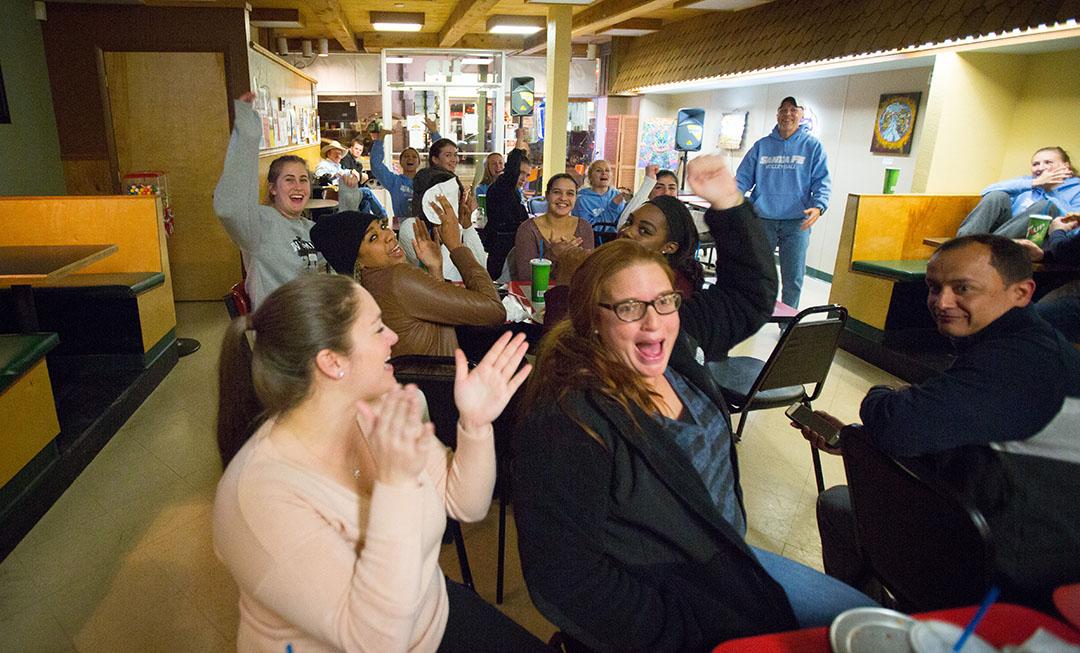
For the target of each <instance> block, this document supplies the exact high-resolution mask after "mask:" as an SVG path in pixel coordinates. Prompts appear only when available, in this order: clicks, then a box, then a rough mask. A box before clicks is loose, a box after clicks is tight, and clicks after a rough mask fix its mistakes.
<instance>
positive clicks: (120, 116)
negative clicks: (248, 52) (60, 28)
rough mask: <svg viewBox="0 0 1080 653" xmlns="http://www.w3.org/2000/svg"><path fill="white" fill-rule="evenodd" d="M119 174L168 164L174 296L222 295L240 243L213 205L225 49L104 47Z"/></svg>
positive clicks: (224, 120)
mask: <svg viewBox="0 0 1080 653" xmlns="http://www.w3.org/2000/svg"><path fill="white" fill-rule="evenodd" d="M104 55H105V68H106V72H107V74H108V78H109V104H110V107H111V110H112V117H113V130H114V133H115V140H116V152H117V159H118V162H119V166H120V171H121V174H124V173H128V172H136V171H146V170H164V171H166V172H168V174H169V177H168V181H169V203H170V204H171V206H172V209H173V215H174V219H175V224H176V231H175V232H174V233H173V235H172V236H170V237H169V240H168V249H169V259H170V261H171V267H172V273H173V274H172V284H173V292H174V294H175V297H176V299H177V300H220V299H221V297H222V295H224V294H225V293H226V292H228V290H229V287H230V286H231V285H232V284H233V283H235V282H236V280H237V279H238V278H239V275H240V272H239V271H240V256H239V251H238V250H237V249H236V247H235V246H233V244H232V243H231V242H230V241H229V237H228V235H227V234H226V233H225V230H224V229H223V228H222V227H221V224H220V222H219V221H218V218H217V216H216V215H215V214H214V209H213V192H214V186H215V185H216V184H217V179H218V176H219V175H220V174H221V169H222V166H223V164H224V160H225V148H226V145H227V143H228V140H229V114H228V102H229V98H228V97H227V94H226V91H225V68H224V55H222V54H221V53H220V52H106V53H104Z"/></svg>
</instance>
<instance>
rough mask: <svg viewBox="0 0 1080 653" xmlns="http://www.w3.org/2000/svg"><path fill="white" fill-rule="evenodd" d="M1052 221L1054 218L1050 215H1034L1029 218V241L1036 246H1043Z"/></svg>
mask: <svg viewBox="0 0 1080 653" xmlns="http://www.w3.org/2000/svg"><path fill="white" fill-rule="evenodd" d="M1051 220H1053V218H1051V217H1050V216H1048V215H1033V216H1031V217H1030V218H1028V228H1027V239H1028V240H1030V241H1031V242H1033V243H1035V244H1036V245H1042V243H1043V239H1044V238H1046V233H1047V232H1048V231H1050V221H1051Z"/></svg>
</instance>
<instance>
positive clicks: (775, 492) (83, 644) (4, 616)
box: [0, 279, 895, 651]
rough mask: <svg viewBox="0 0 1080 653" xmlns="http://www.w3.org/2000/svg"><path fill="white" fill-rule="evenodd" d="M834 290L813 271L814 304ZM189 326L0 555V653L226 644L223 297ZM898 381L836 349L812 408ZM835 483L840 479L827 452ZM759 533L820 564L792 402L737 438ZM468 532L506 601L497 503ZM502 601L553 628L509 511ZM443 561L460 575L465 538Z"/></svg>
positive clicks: (764, 339) (763, 352) (477, 559)
mask: <svg viewBox="0 0 1080 653" xmlns="http://www.w3.org/2000/svg"><path fill="white" fill-rule="evenodd" d="M827 296H828V285H827V284H824V283H821V282H817V281H815V280H813V279H807V284H806V288H805V289H804V299H803V306H810V305H813V304H816V303H824V302H825V301H826V299H827ZM177 317H178V320H179V326H178V329H177V330H178V332H179V333H180V335H184V336H192V337H196V338H198V339H199V340H201V341H202V344H203V347H202V349H201V350H200V351H199V352H197V353H196V354H194V355H192V356H189V357H187V358H184V359H182V360H181V361H180V363H179V364H178V365H177V366H176V368H175V369H174V370H173V371H172V372H171V373H170V374H169V376H168V377H167V378H166V379H165V380H164V382H163V383H162V384H161V386H160V387H159V388H158V389H157V390H156V391H155V392H154V394H153V395H151V396H150V398H149V399H148V400H147V401H146V402H145V403H144V404H143V406H142V407H140V408H139V410H138V411H137V412H136V413H135V415H134V416H133V417H132V418H131V419H130V420H129V421H128V423H127V424H126V425H124V427H123V428H122V429H121V430H120V432H119V433H117V434H116V436H115V437H114V438H113V439H112V440H111V441H110V442H109V444H108V445H107V446H106V447H105V449H104V450H103V451H102V452H101V454H100V455H98V457H97V458H96V459H95V460H94V461H93V463H91V465H90V466H89V467H88V468H87V469H86V471H85V472H83V474H82V475H81V476H80V477H79V478H78V479H77V480H76V482H75V483H74V484H73V485H72V486H71V488H70V489H69V490H68V491H67V492H66V493H65V494H64V495H63V497H61V499H60V500H59V501H58V502H57V503H56V505H55V506H53V508H52V509H51V510H50V511H49V512H48V514H46V515H45V517H44V518H43V519H42V520H41V522H39V523H38V524H37V526H36V527H34V529H33V530H32V531H31V532H30V534H29V535H28V536H27V537H26V538H25V539H24V540H23V541H22V543H20V544H19V546H18V547H16V549H15V550H14V551H13V552H12V553H11V555H10V556H8V558H7V559H6V560H4V561H3V562H2V563H0V651H69V650H78V651H215V650H221V651H225V650H230V649H232V648H233V642H234V639H235V632H236V620H237V607H236V588H235V586H234V585H233V582H232V579H231V578H230V577H229V574H228V572H227V571H226V570H225V569H224V568H223V567H222V566H221V564H220V563H218V561H217V560H216V559H215V557H214V554H213V550H212V547H211V542H210V511H211V505H212V502H213V493H214V486H215V483H216V482H217V477H218V476H219V475H220V466H219V462H218V457H217V452H216V447H215V441H214V420H215V404H216V383H215V382H214V379H216V371H215V369H216V362H217V359H216V357H217V351H218V344H217V343H218V341H219V338H220V334H221V332H222V330H223V328H224V326H225V324H226V321H227V317H226V314H225V310H224V307H223V306H222V305H221V304H220V303H182V304H178V305H177ZM778 336H779V330H778V329H777V328H776V327H775V326H773V325H766V326H765V327H764V328H763V329H762V330H761V332H759V333H758V334H757V335H756V336H755V337H754V338H751V339H750V340H748V341H747V342H745V343H743V344H741V345H739V347H738V348H737V349H736V350H735V352H734V353H737V354H744V355H745V354H750V355H756V356H758V357H761V358H764V357H766V356H767V355H768V352H769V351H770V350H771V349H772V347H773V345H774V344H775V343H776V340H777V337H778ZM885 382H895V379H893V377H891V376H889V375H887V374H885V373H883V372H881V371H880V370H877V369H876V368H874V367H872V366H870V365H867V364H866V363H863V362H862V361H860V360H858V359H855V358H854V357H852V356H850V355H848V354H846V353H845V352H842V351H841V352H839V354H838V355H837V358H836V362H835V364H834V366H833V370H832V372H831V376H830V378H829V381H828V383H827V384H826V386H825V391H824V393H823V395H822V397H821V399H820V400H819V401H818V402H817V403H816V404H815V406H816V407H818V408H823V409H825V410H828V411H830V412H832V413H833V414H835V415H837V416H838V417H840V418H842V419H845V420H855V419H857V417H858V405H859V401H860V400H861V399H862V396H863V394H864V393H865V392H866V389H867V388H869V387H870V386H871V385H874V384H876V383H885ZM823 458H824V461H823V462H824V467H825V478H826V484H827V485H832V484H835V483H840V482H842V481H843V468H842V465H841V463H840V461H839V460H838V459H836V458H833V457H831V456H823ZM739 460H740V463H741V468H742V482H743V489H744V491H745V496H746V507H747V512H748V513H749V534H748V537H747V539H748V541H749V542H750V543H751V544H754V545H757V546H760V547H762V548H765V549H768V550H770V551H774V552H776V553H780V554H782V555H785V556H787V557H789V558H793V559H795V560H798V561H800V562H803V563H805V564H808V565H810V566H813V567H816V568H819V569H820V568H821V550H820V544H819V541H818V537H817V527H816V524H815V519H814V496H815V493H816V489H815V486H814V480H813V472H812V467H811V463H810V453H809V449H808V447H807V445H806V444H805V443H804V442H803V440H802V438H801V437H800V436H799V434H798V433H797V432H796V431H794V430H793V429H791V428H790V427H789V426H788V422H787V420H786V419H785V417H784V415H783V411H782V410H780V409H776V410H771V411H762V412H756V413H753V414H752V416H751V417H750V422H749V423H748V425H747V428H746V432H745V433H744V437H743V443H742V444H741V445H740V457H739ZM495 508H496V505H495V504H493V506H492V511H491V512H490V514H489V515H488V517H487V519H486V520H485V521H483V522H481V523H479V524H471V525H466V526H465V531H464V532H465V538H466V543H467V545H468V548H469V558H470V562H471V563H472V569H473V575H474V577H475V579H476V583H477V588H478V590H479V591H480V593H481V595H482V596H483V597H484V598H485V599H487V600H489V601H493V600H494V594H495V550H496V549H495V546H496V535H497V521H498V511H497V510H496V509H495ZM507 563H508V566H507V570H508V571H507V579H506V600H505V602H504V604H503V606H502V607H503V609H504V611H505V612H506V613H507V614H509V615H510V616H511V617H513V618H514V619H516V620H518V621H519V622H520V623H522V624H523V625H525V626H526V627H527V628H529V629H530V630H532V631H533V632H534V633H536V634H537V635H539V636H541V637H544V638H546V637H548V636H549V635H550V634H551V633H552V632H553V631H554V627H553V626H551V624H549V623H548V622H547V621H545V620H544V619H543V617H541V616H540V615H539V614H538V613H537V612H536V610H535V609H534V608H533V607H532V604H531V603H530V601H529V598H528V594H527V592H526V590H525V587H524V583H523V581H522V579H521V572H520V568H519V565H518V562H517V549H516V542H515V539H514V530H513V521H512V520H511V521H510V529H509V534H508V546H507ZM442 566H443V569H444V570H446V572H447V573H448V574H449V575H450V576H451V577H457V575H458V573H457V569H458V566H457V557H456V555H455V553H454V551H453V547H444V551H443V556H442Z"/></svg>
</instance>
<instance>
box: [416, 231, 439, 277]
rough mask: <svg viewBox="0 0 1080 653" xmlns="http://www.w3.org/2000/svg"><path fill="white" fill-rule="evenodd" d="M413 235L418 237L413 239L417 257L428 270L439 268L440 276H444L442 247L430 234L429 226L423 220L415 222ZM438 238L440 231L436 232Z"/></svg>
mask: <svg viewBox="0 0 1080 653" xmlns="http://www.w3.org/2000/svg"><path fill="white" fill-rule="evenodd" d="M413 235H414V236H416V238H415V239H414V240H413V249H414V250H415V251H416V258H417V259H419V260H420V262H421V263H423V264H424V267H426V268H427V269H428V270H434V269H436V268H437V269H438V270H439V274H438V275H437V276H438V277H440V278H442V262H443V261H442V248H441V247H440V246H439V243H438V242H436V241H435V240H433V239H432V238H431V235H430V234H428V230H427V226H426V225H425V224H424V222H423V221H422V220H417V221H416V222H413ZM435 237H436V238H438V232H436V236H435Z"/></svg>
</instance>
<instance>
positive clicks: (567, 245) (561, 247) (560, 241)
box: [551, 236, 584, 261]
mask: <svg viewBox="0 0 1080 653" xmlns="http://www.w3.org/2000/svg"><path fill="white" fill-rule="evenodd" d="M582 242H584V241H582V240H581V239H580V238H578V237H577V236H571V237H569V238H566V237H563V238H556V239H555V240H554V241H553V242H552V243H551V256H552V258H554V259H555V260H556V261H558V260H559V259H560V258H561V257H562V255H563V254H565V253H566V251H567V250H570V249H573V248H575V247H579V248H580V247H581V243H582Z"/></svg>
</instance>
